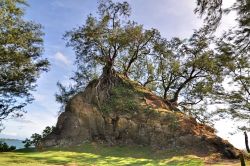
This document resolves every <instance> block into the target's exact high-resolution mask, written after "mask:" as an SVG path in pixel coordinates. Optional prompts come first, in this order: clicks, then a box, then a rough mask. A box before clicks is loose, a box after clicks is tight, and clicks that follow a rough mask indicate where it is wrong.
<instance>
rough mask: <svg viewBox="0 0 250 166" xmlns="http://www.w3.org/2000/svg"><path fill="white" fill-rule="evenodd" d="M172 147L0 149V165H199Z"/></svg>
mask: <svg viewBox="0 0 250 166" xmlns="http://www.w3.org/2000/svg"><path fill="white" fill-rule="evenodd" d="M176 154H178V152H176V151H160V152H156V151H152V150H151V149H149V148H145V147H108V146H105V145H99V144H89V143H87V144H84V145H81V146H77V147H71V148H63V149H59V148H51V149H47V150H46V151H43V152H38V151H36V150H34V149H28V150H27V149H26V150H18V151H15V152H6V153H0V165H1V166H48V165H69V166H81V165H84V166H86V165H94V166H97V165H101V166H105V165H107V166H110V165H127V166H128V165H130V166H132V165H170V166H178V165H180V166H200V165H204V162H203V160H202V158H199V157H197V156H193V155H182V154H180V153H179V154H178V155H176Z"/></svg>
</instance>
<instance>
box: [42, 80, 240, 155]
mask: <svg viewBox="0 0 250 166" xmlns="http://www.w3.org/2000/svg"><path fill="white" fill-rule="evenodd" d="M96 85H97V81H93V82H91V83H90V84H89V86H88V87H87V88H86V89H85V91H84V92H80V93H78V94H77V95H75V96H74V97H72V99H71V100H70V101H69V102H68V104H67V106H66V108H65V112H63V113H62V114H61V115H60V116H59V118H58V122H57V125H56V130H55V131H54V132H52V133H51V134H50V135H49V136H47V137H46V138H45V139H44V140H43V141H42V143H41V145H42V146H44V147H50V146H70V145H77V144H81V143H83V142H84V141H102V142H106V143H108V144H111V145H117V144H119V145H126V144H128V145H131V144H132V145H133V144H137V145H145V146H151V147H153V148H157V149H168V148H186V149H189V150H190V149H191V150H192V151H194V152H197V153H202V154H210V153H214V152H219V153H221V154H223V156H224V157H227V158H237V157H238V154H239V151H238V150H237V149H235V148H234V147H233V146H232V145H231V144H230V143H229V142H228V141H225V140H223V139H222V138H220V137H218V136H216V134H215V131H214V129H213V128H211V127H209V126H207V125H203V124H199V123H197V122H196V120H195V119H194V118H192V117H188V116H186V115H184V114H183V113H180V112H172V111H170V110H169V108H168V106H167V105H166V104H165V102H164V101H163V100H162V99H161V98H160V97H158V96H156V95H154V94H152V93H151V92H149V91H148V92H145V93H144V95H143V96H140V97H137V99H135V100H139V103H140V104H141V105H140V108H142V109H141V110H140V111H131V112H128V111H123V110H115V108H114V110H112V111H109V112H102V111H100V109H97V108H98V107H97V106H96V104H93V103H95V98H96V97H95V96H96V89H95V87H96Z"/></svg>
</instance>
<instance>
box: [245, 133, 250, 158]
mask: <svg viewBox="0 0 250 166" xmlns="http://www.w3.org/2000/svg"><path fill="white" fill-rule="evenodd" d="M244 135H245V144H246V150H247V152H248V153H250V149H249V145H248V136H247V132H246V131H244Z"/></svg>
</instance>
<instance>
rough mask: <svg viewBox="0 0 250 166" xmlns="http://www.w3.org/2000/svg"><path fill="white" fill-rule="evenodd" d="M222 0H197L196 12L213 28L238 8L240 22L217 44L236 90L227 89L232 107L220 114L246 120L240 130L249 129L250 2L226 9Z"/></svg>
mask: <svg viewBox="0 0 250 166" xmlns="http://www.w3.org/2000/svg"><path fill="white" fill-rule="evenodd" d="M223 2H224V1H223V0H211V1H210V0H197V8H196V9H195V12H197V13H199V14H200V15H201V16H204V15H205V23H206V24H207V25H208V26H209V27H211V29H213V30H214V31H215V30H216V29H217V27H218V26H219V23H220V22H221V18H222V17H223V16H224V15H225V14H227V13H230V12H232V11H236V13H237V16H236V21H237V23H238V24H237V25H236V26H235V27H234V28H232V29H230V30H228V32H225V33H224V35H223V36H222V37H221V39H220V40H219V42H218V43H217V47H218V50H219V51H220V53H221V55H223V56H222V57H224V63H225V64H227V65H228V78H227V79H229V80H230V82H229V85H230V86H231V87H233V86H234V87H235V88H233V90H229V91H226V92H225V94H224V95H223V96H221V97H222V98H223V99H225V101H226V102H227V103H226V104H227V105H229V108H226V109H222V110H219V111H218V113H219V114H223V115H224V114H226V115H229V116H230V117H232V118H233V119H234V120H240V121H243V122H245V125H242V126H239V129H240V130H243V131H245V132H244V133H245V138H247V134H246V131H250V126H249V124H250V103H249V101H250V93H249V92H250V89H249V87H250V60H249V57H250V55H249V54H250V51H249V50H250V1H249V0H236V1H235V3H234V4H233V5H232V6H231V7H229V8H226V9H222V3H223ZM245 142H246V149H248V150H249V146H248V141H247V139H245Z"/></svg>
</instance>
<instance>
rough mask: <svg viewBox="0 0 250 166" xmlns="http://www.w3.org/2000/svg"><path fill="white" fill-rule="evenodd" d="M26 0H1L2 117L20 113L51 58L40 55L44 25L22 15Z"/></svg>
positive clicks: (0, 99)
mask: <svg viewBox="0 0 250 166" xmlns="http://www.w3.org/2000/svg"><path fill="white" fill-rule="evenodd" d="M25 5H26V3H25V1H24V0H0V71H1V72H0V121H1V120H3V119H5V118H6V117H8V116H10V115H12V116H20V115H21V114H22V112H23V107H24V106H25V105H27V104H28V103H30V102H31V101H32V100H33V97H32V95H31V91H33V90H34V89H35V86H36V84H35V83H36V80H37V78H38V77H39V75H40V73H41V72H42V71H47V70H48V64H49V63H48V61H47V60H46V59H42V58H41V53H42V50H43V49H42V44H43V40H42V36H43V33H42V31H41V25H39V24H35V23H33V22H30V21H25V20H24V19H23V15H24V10H23V8H22V7H23V6H25Z"/></svg>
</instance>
